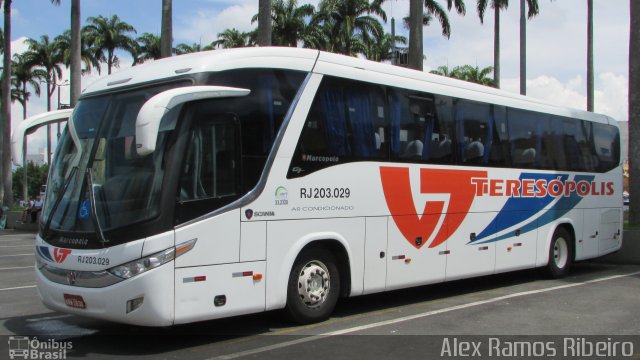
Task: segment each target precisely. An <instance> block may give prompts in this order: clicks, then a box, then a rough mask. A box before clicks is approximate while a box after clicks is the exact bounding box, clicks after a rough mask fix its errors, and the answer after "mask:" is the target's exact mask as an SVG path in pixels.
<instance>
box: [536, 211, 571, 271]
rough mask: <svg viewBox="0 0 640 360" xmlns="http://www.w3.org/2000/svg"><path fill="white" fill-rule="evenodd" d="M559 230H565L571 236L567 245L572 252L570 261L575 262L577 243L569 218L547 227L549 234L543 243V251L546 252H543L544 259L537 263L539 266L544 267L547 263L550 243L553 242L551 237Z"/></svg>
mask: <svg viewBox="0 0 640 360" xmlns="http://www.w3.org/2000/svg"><path fill="white" fill-rule="evenodd" d="M560 228H563V229H565V230H566V231H567V232H568V233H569V235H571V238H570V239H568V240H569V242H570V244H569V245H570V246H571V250H572V252H571V259H570V260H571V261H574V260H575V257H576V253H577V250H578V249H577V246H578V241H577V238H576V230H575V224H574V222H573V220H572V219H571V218H562V219H558V220H557V221H556V222H554V223H553V225H552V226H550V227H549V232H547V234H546V238H545V242H544V249H546V251H544V252H543V254H544V257H543V258H542V259H541V261H539V262H538V265H539V266H544V265H546V264H547V263H548V261H549V248H550V247H551V241H552V240H553V235H554V234H555V233H556V231H557V230H558V229H560Z"/></svg>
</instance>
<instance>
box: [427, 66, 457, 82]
mask: <svg viewBox="0 0 640 360" xmlns="http://www.w3.org/2000/svg"><path fill="white" fill-rule="evenodd" d="M459 69H460V67H459V66H456V67H454V68H453V69H449V66H448V65H441V66H438V68H437V69H435V70H431V71H430V73H431V74H436V75H440V76H446V77H452V78H456V79H458V78H459V75H458V74H457V73H456V71H457V70H459Z"/></svg>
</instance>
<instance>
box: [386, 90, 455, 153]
mask: <svg viewBox="0 0 640 360" xmlns="http://www.w3.org/2000/svg"><path fill="white" fill-rule="evenodd" d="M451 104H452V99H451V98H450V97H447V96H434V95H431V94H427V93H418V92H412V91H406V90H398V89H393V90H391V91H390V92H389V108H390V112H391V160H392V161H408V162H422V163H437V164H452V163H453V161H454V157H453V154H454V150H453V145H452V144H453V140H452V139H453V127H454V126H453V117H452V114H451Z"/></svg>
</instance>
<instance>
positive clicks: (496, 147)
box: [489, 105, 509, 166]
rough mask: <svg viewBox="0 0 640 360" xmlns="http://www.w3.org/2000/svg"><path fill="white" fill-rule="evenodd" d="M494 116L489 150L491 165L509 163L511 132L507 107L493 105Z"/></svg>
mask: <svg viewBox="0 0 640 360" xmlns="http://www.w3.org/2000/svg"><path fill="white" fill-rule="evenodd" d="M491 117H492V118H493V139H492V143H491V146H490V150H489V166H508V165H509V132H508V126H507V108H505V107H504V106H499V105H491Z"/></svg>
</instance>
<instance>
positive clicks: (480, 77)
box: [431, 65, 494, 86]
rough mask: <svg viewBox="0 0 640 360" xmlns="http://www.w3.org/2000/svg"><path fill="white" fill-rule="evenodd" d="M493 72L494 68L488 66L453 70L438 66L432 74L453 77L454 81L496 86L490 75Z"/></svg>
mask: <svg viewBox="0 0 640 360" xmlns="http://www.w3.org/2000/svg"><path fill="white" fill-rule="evenodd" d="M491 72H493V67H491V66H487V67H485V68H482V69H481V68H480V67H478V66H472V65H462V66H456V67H454V68H453V69H449V67H448V66H446V65H443V66H438V68H437V69H436V70H431V73H432V74H436V75H441V76H446V77H451V78H454V79H459V80H464V81H469V82H472V83H476V84H480V85H486V86H494V82H493V79H492V78H490V77H489V74H491Z"/></svg>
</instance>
